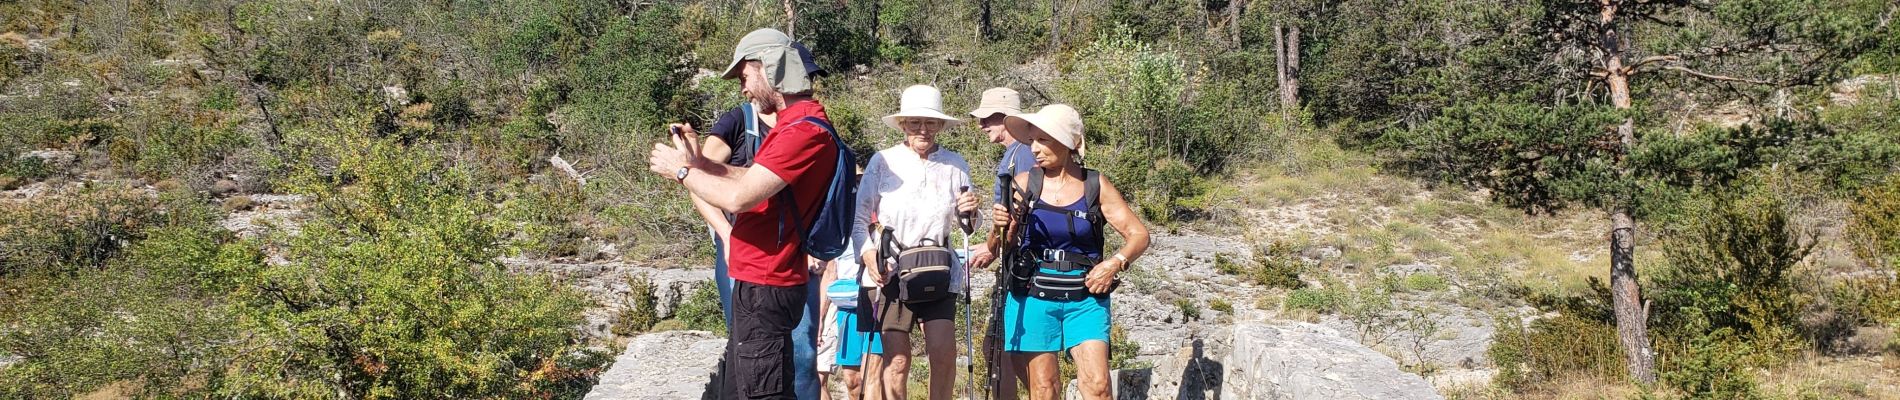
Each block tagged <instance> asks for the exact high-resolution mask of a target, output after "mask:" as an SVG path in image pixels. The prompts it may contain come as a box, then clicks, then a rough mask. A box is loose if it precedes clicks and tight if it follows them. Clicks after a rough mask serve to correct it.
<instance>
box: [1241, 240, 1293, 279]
mask: <svg viewBox="0 0 1900 400" xmlns="http://www.w3.org/2000/svg"><path fill="white" fill-rule="evenodd" d="M1253 259H1254V268H1253V269H1252V271H1251V272H1250V273H1248V277H1250V278H1252V279H1253V281H1254V282H1257V283H1259V284H1261V285H1264V286H1267V287H1277V288H1287V289H1299V288H1302V287H1305V286H1306V282H1305V281H1301V280H1300V272H1301V271H1304V270H1305V269H1306V263H1305V262H1304V261H1301V260H1300V258H1299V256H1298V255H1297V254H1294V249H1293V245H1291V244H1288V243H1287V242H1285V241H1280V240H1275V241H1273V243H1271V244H1268V245H1266V246H1264V247H1255V248H1254V255H1253Z"/></svg>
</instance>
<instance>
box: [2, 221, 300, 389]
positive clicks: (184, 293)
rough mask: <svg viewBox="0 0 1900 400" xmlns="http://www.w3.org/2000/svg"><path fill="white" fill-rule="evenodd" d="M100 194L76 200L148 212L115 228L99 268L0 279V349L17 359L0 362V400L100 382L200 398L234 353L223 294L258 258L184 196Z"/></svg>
mask: <svg viewBox="0 0 1900 400" xmlns="http://www.w3.org/2000/svg"><path fill="white" fill-rule="evenodd" d="M103 193H106V192H100V193H93V194H89V195H87V197H83V198H82V200H85V201H107V202H109V204H116V206H117V207H122V208H120V209H118V210H117V211H118V212H122V213H124V214H128V215H148V216H149V215H153V214H157V215H158V216H157V217H152V218H146V219H144V220H143V221H141V222H139V223H140V224H142V225H141V227H140V228H137V229H136V230H135V231H122V232H127V234H126V236H122V237H121V238H122V239H125V240H126V241H127V242H129V243H128V244H125V245H123V246H124V247H123V248H121V249H119V250H115V251H109V252H104V253H101V254H100V255H99V256H101V257H104V258H102V259H100V260H101V262H103V263H104V265H98V266H92V267H87V268H72V269H62V270H52V269H36V268H26V269H24V270H23V271H21V270H19V269H16V268H9V269H15V270H16V272H22V273H19V274H15V275H11V276H8V277H7V278H4V279H0V293H6V294H4V295H0V298H6V299H7V300H8V301H5V302H0V303H6V304H4V305H0V325H4V326H8V327H10V329H7V330H6V331H5V332H0V353H7V354H14V355H19V356H21V357H22V360H20V362H19V363H18V364H16V365H13V366H11V367H9V368H6V369H0V397H6V398H68V397H75V396H79V395H83V394H87V393H91V392H93V391H96V390H98V389H100V388H102V387H104V386H107V385H117V386H118V387H120V388H122V390H124V392H122V394H123V395H127V396H134V397H199V396H206V395H209V394H210V393H212V392H215V391H216V390H219V382H221V381H220V380H219V377H221V376H223V373H224V371H223V369H222V368H224V367H225V361H226V360H228V359H229V358H230V357H231V354H232V353H233V352H234V351H235V348H233V347H232V346H230V343H232V342H233V341H235V340H238V339H239V338H240V337H241V332H240V330H238V329H236V326H235V323H236V321H237V318H236V315H235V313H234V310H233V308H232V304H231V303H230V302H229V301H228V298H227V297H226V296H227V294H228V293H229V292H230V291H231V290H232V289H233V288H235V287H237V286H238V285H239V284H240V282H243V281H244V280H245V279H246V277H247V276H250V275H251V274H253V273H255V271H256V270H257V269H258V268H259V267H260V266H262V265H263V256H262V253H261V252H260V251H259V250H258V249H257V248H256V247H255V246H254V245H252V244H250V243H245V242H238V241H234V240H233V237H232V235H231V234H230V233H228V232H224V231H223V230H222V229H219V228H217V227H216V226H215V225H212V224H211V221H210V220H209V219H206V218H200V217H199V216H202V215H204V214H205V213H206V212H207V211H206V210H207V209H209V208H210V207H209V205H208V204H207V202H206V201H205V200H204V199H202V198H199V197H196V196H194V195H191V194H189V193H180V192H168V193H166V194H165V195H164V197H165V199H164V201H154V202H139V203H129V204H128V203H125V202H120V200H113V199H114V198H113V197H110V196H111V195H105V196H100V195H101V194H103ZM123 207H151V208H152V209H151V210H146V211H144V212H139V211H136V210H131V209H126V208H123ZM80 210H81V211H82V212H83V210H84V208H81V209H80ZM69 211H71V210H69ZM10 212H11V211H9V213H10ZM82 218H84V217H82ZM84 220H90V221H93V222H91V223H92V224H98V225H95V226H101V227H103V226H104V225H105V224H106V223H102V222H101V221H99V220H96V219H84ZM143 224H149V225H143ZM9 230H10V229H8V228H0V231H9ZM68 238H71V237H70V236H68V237H64V238H62V237H61V236H59V235H53V236H39V237H33V236H15V237H11V238H8V240H18V239H26V240H53V241H63V240H68ZM10 243H11V244H17V245H20V246H22V248H38V249H44V248H58V247H61V246H59V245H56V244H55V245H50V246H49V245H44V244H34V243H22V242H10ZM87 246H88V247H90V245H87ZM9 262H11V260H9ZM188 382H196V384H188Z"/></svg>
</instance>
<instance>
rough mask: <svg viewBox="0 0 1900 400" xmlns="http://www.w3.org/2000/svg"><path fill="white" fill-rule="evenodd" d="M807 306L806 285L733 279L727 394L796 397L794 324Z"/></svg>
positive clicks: (727, 346)
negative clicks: (786, 284) (761, 283)
mask: <svg viewBox="0 0 1900 400" xmlns="http://www.w3.org/2000/svg"><path fill="white" fill-rule="evenodd" d="M804 310H805V285H798V286H789V287H778V286H767V285H760V284H756V283H751V282H746V281H736V282H734V283H733V285H732V325H730V326H727V327H726V337H727V340H726V365H728V366H729V368H728V370H727V371H726V389H727V392H726V393H722V394H721V396H723V397H724V398H727V399H794V398H796V390H794V389H793V383H792V382H793V379H792V378H793V371H795V369H794V368H792V328H794V327H797V326H798V319H799V317H800V316H801V315H802V313H803V312H804Z"/></svg>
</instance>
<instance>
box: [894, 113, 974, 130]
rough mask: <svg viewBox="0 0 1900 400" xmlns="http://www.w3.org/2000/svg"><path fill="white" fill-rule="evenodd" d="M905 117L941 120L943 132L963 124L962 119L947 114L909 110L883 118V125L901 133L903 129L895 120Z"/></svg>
mask: <svg viewBox="0 0 1900 400" xmlns="http://www.w3.org/2000/svg"><path fill="white" fill-rule="evenodd" d="M906 117H908V118H933V119H940V120H943V128H944V129H945V130H949V129H950V128H951V127H954V126H957V125H959V124H962V123H963V120H962V119H958V118H957V117H952V116H950V115H948V114H944V113H943V112H942V111H937V110H931V109H911V110H903V111H898V112H897V113H896V114H891V115H886V116H884V125H885V126H889V127H891V129H896V130H897V131H898V132H903V131H904V127H903V126H899V125H898V124H897V119H898V118H906Z"/></svg>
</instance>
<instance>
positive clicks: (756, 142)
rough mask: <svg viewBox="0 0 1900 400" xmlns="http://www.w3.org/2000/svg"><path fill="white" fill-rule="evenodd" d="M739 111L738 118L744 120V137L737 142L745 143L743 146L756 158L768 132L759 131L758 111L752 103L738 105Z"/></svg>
mask: <svg viewBox="0 0 1900 400" xmlns="http://www.w3.org/2000/svg"><path fill="white" fill-rule="evenodd" d="M739 110H740V112H739V114H740V115H739V117H740V118H741V119H744V120H745V136H743V137H740V138H739V140H743V141H745V146H746V147H747V148H748V149H750V150H751V151H752V155H753V156H757V155H758V154H759V147H760V146H762V145H763V143H764V142H765V134H766V133H768V132H766V131H764V130H760V129H759V110H758V109H757V108H756V107H753V106H752V102H750V101H748V102H744V103H740V104H739Z"/></svg>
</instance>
